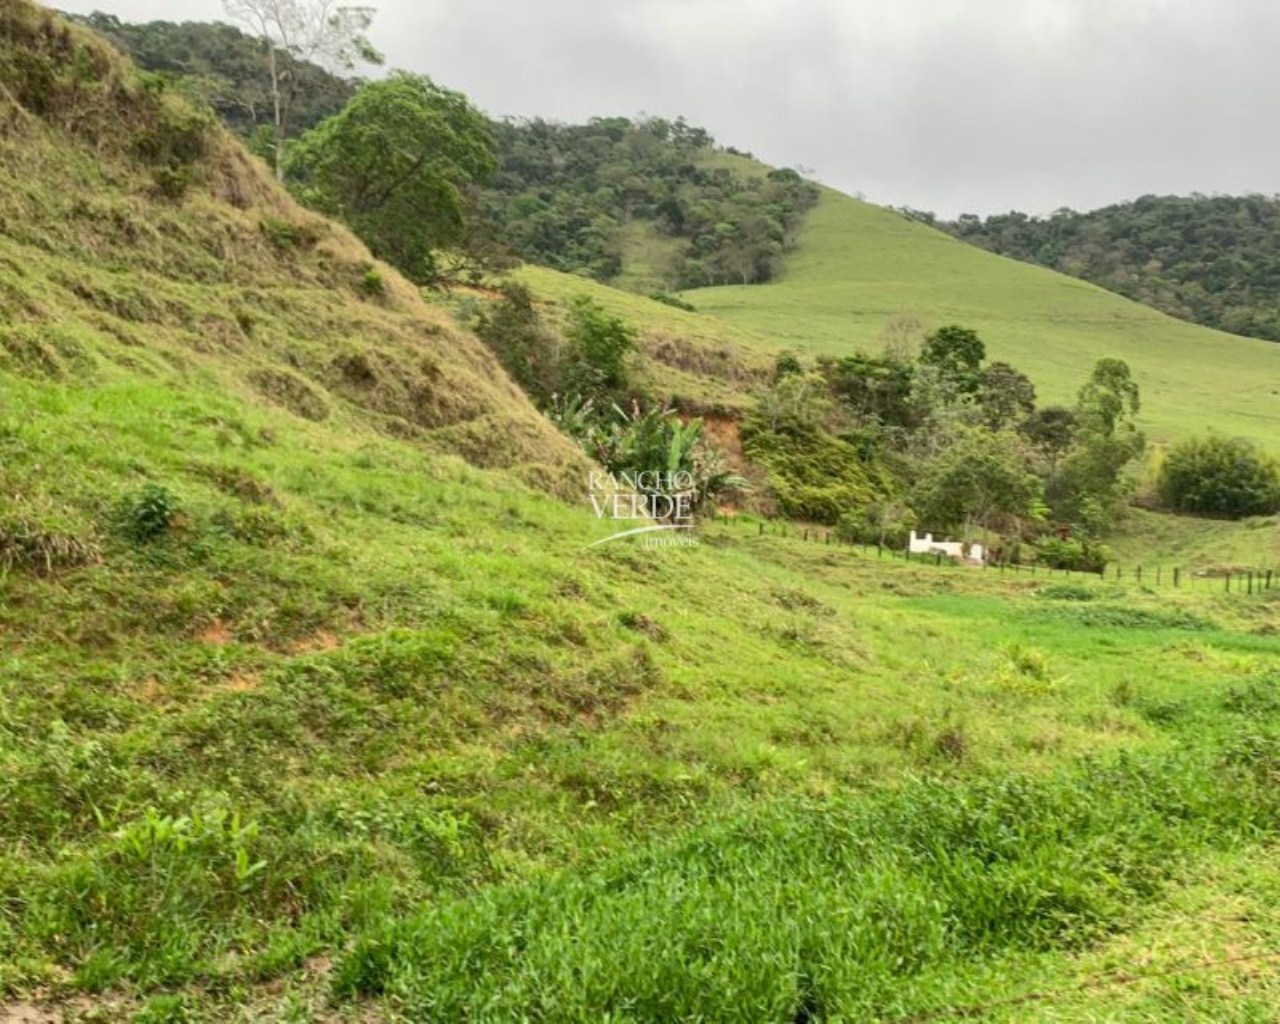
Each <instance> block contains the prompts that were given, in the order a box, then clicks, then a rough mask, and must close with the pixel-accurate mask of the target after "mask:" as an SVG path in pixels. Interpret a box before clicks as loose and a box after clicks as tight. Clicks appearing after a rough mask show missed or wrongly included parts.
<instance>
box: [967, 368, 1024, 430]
mask: <svg viewBox="0 0 1280 1024" xmlns="http://www.w3.org/2000/svg"><path fill="white" fill-rule="evenodd" d="M978 404H979V406H981V408H982V416H983V419H984V420H985V422H986V424H987V426H989V427H990V428H991V429H992V430H999V429H1000V428H1001V427H1007V426H1014V425H1016V424H1017V423H1019V422H1021V421H1022V420H1025V419H1026V418H1027V417H1028V416H1030V415H1031V414H1032V413H1033V412H1035V408H1036V387H1035V385H1034V384H1032V383H1031V379H1030V378H1029V377H1028V376H1027V375H1026V374H1025V373H1022V372H1021V371H1019V370H1015V369H1014V368H1013V367H1012V366H1010V365H1009V364H1008V363H991V364H990V365H989V366H987V368H986V369H984V370H983V371H982V374H981V376H980V377H979V379H978Z"/></svg>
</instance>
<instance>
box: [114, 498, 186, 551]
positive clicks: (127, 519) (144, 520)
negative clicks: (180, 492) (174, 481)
mask: <svg viewBox="0 0 1280 1024" xmlns="http://www.w3.org/2000/svg"><path fill="white" fill-rule="evenodd" d="M181 507H182V506H181V503H180V502H179V501H178V498H177V496H176V495H175V494H174V493H173V492H172V491H170V490H169V489H168V488H167V487H165V486H164V485H163V484H156V483H148V484H143V485H142V486H141V487H140V488H138V489H137V490H136V491H131V492H129V493H128V494H126V495H125V496H124V497H123V498H121V499H120V502H119V504H118V505H117V506H116V519H117V522H118V523H119V526H120V530H121V532H122V533H123V534H124V535H125V536H126V537H128V538H129V539H130V540H131V541H133V542H135V543H137V544H146V543H148V542H150V541H153V540H155V539H157V538H158V537H160V536H162V535H163V534H164V533H166V532H167V531H168V529H169V527H170V526H172V525H173V520H174V518H175V517H176V516H177V515H178V512H179V510H180V509H181Z"/></svg>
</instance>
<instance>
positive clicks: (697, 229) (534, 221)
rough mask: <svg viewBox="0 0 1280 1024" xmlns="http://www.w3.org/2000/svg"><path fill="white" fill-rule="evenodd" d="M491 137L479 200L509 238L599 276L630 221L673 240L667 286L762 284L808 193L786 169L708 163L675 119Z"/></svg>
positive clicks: (525, 251)
mask: <svg viewBox="0 0 1280 1024" xmlns="http://www.w3.org/2000/svg"><path fill="white" fill-rule="evenodd" d="M493 134H494V138H495V141H496V142H497V148H498V158H499V166H500V170H499V171H498V174H497V175H496V176H495V178H494V179H493V181H492V182H491V184H490V186H489V187H488V188H487V189H486V190H485V193H484V197H485V199H484V201H485V207H486V209H487V210H488V212H489V214H490V216H491V217H492V218H493V219H494V220H495V221H496V222H498V223H500V224H501V225H503V227H504V233H505V236H506V238H507V239H508V240H509V242H510V243H511V245H512V246H513V247H514V248H515V249H516V251H518V252H519V253H520V254H521V255H522V256H524V257H525V258H526V259H529V260H532V261H534V262H537V263H542V264H545V265H547V266H551V267H555V268H557V269H559V270H567V271H574V272H580V273H587V274H590V275H591V276H593V277H595V278H598V279H599V280H603V281H607V280H609V279H611V278H613V277H615V276H616V275H618V274H619V273H620V272H621V271H622V268H623V244H624V234H625V232H626V231H627V230H628V229H630V228H631V227H632V226H633V225H636V224H640V225H643V226H645V227H648V228H650V229H652V230H654V231H656V232H657V233H658V234H659V235H660V236H663V237H665V238H668V239H674V240H678V246H677V248H676V251H675V255H674V258H673V259H671V261H670V264H669V266H667V267H664V268H662V272H663V273H664V275H665V277H666V283H667V284H668V285H669V286H670V287H673V288H696V287H698V286H700V285H715V284H755V283H759V282H762V281H768V280H769V279H770V278H772V277H773V276H774V275H775V274H776V273H777V271H778V268H779V265H780V263H781V259H782V255H783V253H784V252H785V251H786V249H787V248H788V246H789V245H790V244H791V242H792V240H793V237H794V235H795V232H796V230H797V228H798V227H799V223H800V220H801V218H802V217H803V215H804V213H805V211H806V210H808V209H809V208H810V207H811V206H812V205H813V204H814V203H815V202H816V201H817V198H818V191H817V188H816V187H815V186H813V185H812V184H810V183H808V182H806V181H804V180H803V179H802V178H801V177H800V175H799V174H797V173H796V172H795V171H791V170H775V171H769V172H767V173H764V172H762V173H760V174H756V175H747V176H743V175H741V174H739V173H735V172H734V171H732V170H730V169H729V168H728V167H724V166H714V167H708V166H706V162H705V161H701V160H700V157H705V156H708V155H710V154H711V153H713V152H714V151H715V143H714V140H713V139H712V138H711V136H710V135H709V134H708V133H707V132H706V131H704V130H703V129H701V128H694V127H691V126H690V125H688V124H686V123H685V121H684V120H683V119H676V120H675V121H667V120H663V119H661V118H648V119H643V120H637V121H630V120H628V119H626V118H621V117H614V118H595V119H593V120H591V121H590V122H588V123H587V124H585V125H562V124H554V123H551V122H547V121H542V120H532V121H502V122H499V123H497V124H495V125H494V126H493Z"/></svg>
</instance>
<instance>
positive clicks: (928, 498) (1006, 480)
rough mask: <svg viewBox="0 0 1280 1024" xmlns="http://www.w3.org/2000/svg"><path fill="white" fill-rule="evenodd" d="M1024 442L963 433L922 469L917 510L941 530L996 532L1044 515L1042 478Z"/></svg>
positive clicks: (1006, 434)
mask: <svg viewBox="0 0 1280 1024" xmlns="http://www.w3.org/2000/svg"><path fill="white" fill-rule="evenodd" d="M1027 455H1028V453H1027V451H1026V449H1025V447H1024V444H1023V442H1022V440H1021V439H1020V438H1019V437H1018V435H1017V434H1014V433H1012V432H1011V431H999V432H993V431H990V430H984V429H982V428H980V427H972V426H961V427H957V428H956V429H955V430H954V432H953V433H952V436H951V438H950V443H949V444H947V445H946V446H945V447H944V448H943V449H942V450H941V451H940V452H939V454H938V455H937V456H936V457H934V458H933V459H931V460H930V461H929V462H928V463H926V464H925V465H924V466H923V467H922V475H921V477H920V479H919V481H918V482H917V484H916V488H915V493H914V495H913V500H912V507H913V508H915V510H916V513H917V515H918V516H919V519H920V522H922V523H924V524H925V525H927V526H929V527H931V528H932V529H935V530H943V529H960V530H962V532H963V534H964V536H966V537H968V536H970V535H971V533H972V531H973V528H974V527H975V526H978V527H981V528H982V529H984V530H986V529H994V528H998V527H1001V526H1006V527H1007V526H1010V525H1016V524H1017V523H1018V522H1020V521H1022V520H1025V519H1031V518H1035V517H1036V516H1038V515H1039V502H1040V498H1041V494H1042V489H1043V488H1042V484H1041V481H1040V478H1039V477H1037V476H1036V474H1035V473H1034V472H1033V471H1032V469H1031V468H1030V465H1029V460H1028V457H1027Z"/></svg>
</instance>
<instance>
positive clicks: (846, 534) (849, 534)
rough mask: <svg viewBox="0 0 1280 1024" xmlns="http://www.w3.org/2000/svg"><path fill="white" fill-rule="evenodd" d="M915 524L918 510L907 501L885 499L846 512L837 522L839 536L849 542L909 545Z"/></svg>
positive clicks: (891, 545)
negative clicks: (913, 510)
mask: <svg viewBox="0 0 1280 1024" xmlns="http://www.w3.org/2000/svg"><path fill="white" fill-rule="evenodd" d="M915 526H916V516H915V513H914V512H912V511H911V509H910V508H909V507H908V506H907V505H906V503H905V502H902V501H897V500H894V499H884V500H877V501H871V502H868V503H867V504H866V505H863V506H862V507H861V508H860V509H858V510H857V511H856V512H846V513H845V514H844V515H842V516H841V517H840V520H839V522H837V523H836V536H837V537H839V538H840V539H841V540H842V541H845V542H846V543H849V544H878V545H887V546H888V547H892V548H902V547H906V545H907V539H908V536H909V534H910V532H911V530H912V529H914V528H915Z"/></svg>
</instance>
